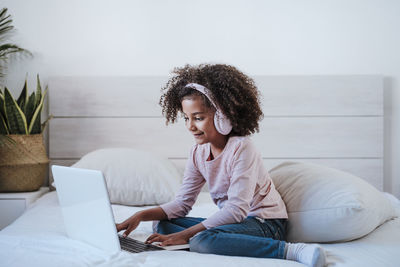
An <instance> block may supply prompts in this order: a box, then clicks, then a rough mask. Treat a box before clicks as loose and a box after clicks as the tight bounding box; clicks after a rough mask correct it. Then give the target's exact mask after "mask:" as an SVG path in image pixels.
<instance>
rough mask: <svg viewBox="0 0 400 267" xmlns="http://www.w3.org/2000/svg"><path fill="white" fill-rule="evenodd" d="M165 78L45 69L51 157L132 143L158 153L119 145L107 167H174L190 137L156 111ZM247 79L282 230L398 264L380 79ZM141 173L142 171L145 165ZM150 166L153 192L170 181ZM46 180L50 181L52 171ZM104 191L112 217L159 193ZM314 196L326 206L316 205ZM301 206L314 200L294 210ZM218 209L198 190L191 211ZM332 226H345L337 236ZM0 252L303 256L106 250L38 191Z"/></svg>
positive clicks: (128, 260) (84, 156)
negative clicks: (70, 230)
mask: <svg viewBox="0 0 400 267" xmlns="http://www.w3.org/2000/svg"><path fill="white" fill-rule="evenodd" d="M167 78H168V77H150V76H146V77H145V76H143V77H52V78H51V79H50V81H49V88H50V89H49V109H50V113H51V114H52V115H53V116H54V118H53V120H52V121H51V123H50V127H49V155H50V159H51V164H58V165H66V166H70V165H72V164H75V166H78V167H85V166H89V165H88V164H89V163H91V164H94V165H96V164H102V165H103V166H104V161H103V162H101V161H99V158H100V157H99V153H100V152H98V151H102V152H101V153H103V154H102V155H103V156H104V155H110V154H107V153H111V152H110V151H112V153H116V151H117V152H118V153H120V150H118V149H117V148H120V149H132V151H133V150H134V151H142V152H143V151H148V152H149V153H151V155H156V157H154V158H152V156H149V158H148V160H147V161H146V162H140V159H137V160H133V159H132V158H127V156H126V154H124V155H125V156H123V158H121V159H118V157H114V162H113V161H110V162H107V164H108V166H112V167H114V168H115V166H116V165H117V164H122V163H121V161H124V159H125V160H126V161H127V162H136V164H138V166H139V165H140V166H149V167H148V168H153V169H154V166H155V165H156V166H167V167H165V169H163V170H162V171H168V172H169V173H170V174H171V173H172V174H171V175H172V176H180V175H181V174H182V171H183V168H184V165H185V162H186V158H187V154H188V148H190V146H191V144H192V143H193V141H192V140H191V137H190V136H189V135H188V134H187V133H186V130H185V129H184V126H183V124H182V122H178V123H177V124H176V125H172V126H171V125H170V126H165V125H164V119H163V118H162V117H161V116H160V114H161V110H160V108H159V107H158V105H157V104H158V99H159V95H160V90H159V89H160V87H161V86H162V85H163V84H164V83H165V81H166V80H167ZM254 79H255V81H256V84H257V85H258V87H259V89H260V90H261V92H262V95H263V102H262V103H263V110H264V114H265V118H264V120H263V122H262V123H261V129H260V133H257V134H255V135H254V136H252V139H253V141H254V143H255V144H256V146H257V147H258V148H259V150H260V152H261V154H262V156H263V160H264V164H265V166H266V168H267V169H269V170H270V173H271V176H272V177H273V180H274V182H275V183H276V185H277V188H278V191H280V193H281V194H282V196H283V198H284V200H285V203H286V202H287V203H286V204H287V206H288V209H290V212H289V218H290V219H292V221H293V222H292V225H291V226H290V227H291V228H290V231H291V232H292V235H290V236H289V238H290V239H291V240H296V239H299V240H302V241H306V242H311V241H314V242H318V243H321V245H322V246H323V247H324V248H325V249H326V253H327V266H400V260H399V259H398V255H397V254H398V252H399V251H400V219H399V216H400V202H399V200H398V199H397V198H396V197H394V196H392V195H390V194H388V193H383V192H382V191H383V190H384V189H385V188H384V187H385V184H387V182H386V181H385V179H384V177H383V92H382V90H383V78H382V77H381V76H373V75H351V76H255V77H254ZM171 140H173V141H174V142H171ZM177 140H179V142H178V141H177ZM93 151H95V152H96V151H97V152H96V153H97V154H93ZM104 153H105V154H104ZM122 154H123V153H122ZM122 154H121V153H120V154H118V155H122ZM93 155H97V157H95V156H93ZM131 156H132V155H131ZM135 156H136V157H137V155H133V156H132V157H135ZM154 162H157V164H155V165H154ZM79 164H80V165H79ZM85 164H86V165H85ZM146 164H147V165H146ZM131 165H132V164H131ZM133 165H134V164H133ZM130 167H131V168H134V167H135V166H130ZM172 168H174V170H172ZM321 170H322V171H323V172H324V177H325V178H326V177H334V178H329V179H331V180H334V182H333V184H332V183H330V184H328V185H326V182H325V181H326V180H323V181H322V180H320V179H321V177H320V176H319V173H320V171H321ZM103 171H104V172H105V173H106V176H107V177H106V179H111V176H112V175H114V174H113V171H112V168H111V170H110V168H108V169H103ZM142 171H143V173H142V175H146V168H144V169H143V170H142ZM126 172H129V170H128V169H127V170H126ZM114 173H115V172H114ZM154 176H157V175H153V177H150V178H149V177H146V179H143V177H142V176H141V174H140V173H136V177H135V179H139V180H137V181H139V182H142V183H143V184H142V187H140V188H146V186H150V189H149V192H152V191H158V192H161V191H160V190H162V187H158V188H157V189H155V187H154V186H155V184H162V183H166V181H165V180H168V179H163V180H161V179H160V178H159V177H158V176H159V175H158V176H157V177H154ZM108 177H110V178H108ZM287 177H292V180H290V179H289V178H287ZM310 177H311V178H310ZM337 177H340V179H339V178H338V179H336V178H337ZM325 178H324V179H325ZM152 179H153V180H152ZM171 179H172V178H171ZM178 179H179V178H178ZM300 179H303V180H302V181H307V182H308V183H309V184H310V185H312V184H317V185H316V186H318V182H321V184H320V185H323V186H325V188H324V189H323V190H322V191H321V192H319V194H316V193H315V192H312V191H310V190H309V187H304V186H303V187H301V188H300V190H297V191H296V192H297V193H293V192H292V191H291V190H290V188H292V187H293V186H294V185H295V186H296V181H298V180H300ZM306 179H309V180H306ZM331 180H330V181H331ZM137 181H135V182H137ZM48 183H49V185H51V183H52V176H51V173H50V175H49V181H48ZM176 183H179V180H177V182H176ZM176 183H175V184H174V183H171V181H169V183H168V186H171V188H175V187H176ZM107 184H108V185H109V182H108V183H107ZM110 184H111V182H110ZM332 185H334V186H338V187H334V186H332ZM164 188H166V187H164ZM320 188H321V187H320ZM113 190H114V191H113ZM174 190H175V189H171V190H169V191H174ZM302 190H303V191H302ZM304 190H306V191H304ZM110 191H111V193H110ZM142 191H144V189H143V190H142ZM128 192H129V191H128ZM131 192H132V191H131ZM338 192H339V193H341V194H338ZM109 193H110V194H111V195H110V198H111V200H112V202H113V203H114V204H113V205H112V208H113V212H114V216H115V220H116V221H117V222H120V221H122V220H124V219H126V218H127V217H129V216H130V215H132V214H133V213H134V212H136V211H138V210H141V209H143V208H148V207H151V206H152V205H151V203H152V202H151V201H147V202H146V203H143V202H138V201H140V200H143V199H149V200H153V202H160V201H161V202H162V201H165V200H161V199H155V198H156V197H155V196H154V195H145V194H144V193H143V192H141V193H143V194H144V195H140V197H137V198H136V199H130V201H131V202H129V204H130V205H127V204H123V202H124V201H121V195H120V194H121V193H120V191H119V190H118V188H117V189H115V188H114V189H109ZM169 193H171V192H169ZM135 194H136V193H135ZM165 194H168V192H166V193H165ZM295 194H298V195H295ZM299 194H304V195H306V196H307V194H310V196H312V197H314V198H316V197H317V199H316V200H318V201H313V202H312V203H308V202H302V201H298V200H299V197H300V196H299ZM321 194H322V195H321ZM131 195H132V194H131ZM161 195H162V194H161ZM354 196H357V197H356V198H353V197H354ZM169 197H171V196H169ZM335 197H336V198H338V197H339V198H340V199H348V200H349V201H350V202H351V201H352V202H351V203H354V202H357V201H358V202H357V203H355V204H357V205H358V206H355V207H356V208H354V207H352V208H351V209H348V206H346V207H345V209H344V208H343V207H344V206H343V205H347V204H348V203H349V202H347V203H344V202H343V203H339V202H340V201H336V200H335ZM350 197H351V199H350ZM332 200H335V201H333V202H335V203H334V204H333V205H336V206H335V208H336V209H335V210H333V213H332V210H330V211H329V212H331V213H329V214H327V213H324V214H323V216H322V215H321V213H318V214H317V215H315V214H312V215H311V216H320V217H314V218H318V223H319V224H324V225H325V226H326V227H327V228H324V229H323V231H322V232H321V233H318V231H317V228H318V225H316V226H314V229H312V228H311V229H310V227H309V228H307V229H306V228H305V226H304V225H303V224H302V223H304V220H307V218H308V217H309V216H310V213H305V212H315V210H320V211H322V210H326V209H323V208H325V206H323V205H327V203H330V201H332ZM132 201H133V202H132ZM121 202H122V203H121ZM317 202H319V203H317ZM134 203H136V204H138V205H133V204H134ZM365 203H366V204H367V205H365ZM122 204H123V205H122ZM139 204H140V205H139ZM342 204H343V205H342ZM143 205H146V206H143ZM299 205H302V206H301V207H299ZM315 205H322V206H319V207H317V209H316V208H315ZM339 205H342V206H340V207H339ZM305 206H306V207H307V208H309V209H308V210H299V208H304V207H305ZM338 208H340V210H339V209H338ZM216 209H217V207H216V206H215V205H214V204H213V203H212V201H211V199H210V197H209V195H208V192H207V188H204V189H203V192H201V194H200V196H199V198H198V201H197V202H196V204H195V206H194V208H193V210H192V211H191V213H190V214H189V215H190V216H201V217H207V216H209V215H211V214H212V213H213V212H215V211H216ZM296 209H297V210H296ZM332 214H333V215H334V216H332ZM327 215H329V216H327ZM330 216H331V217H330ZM341 216H342V217H341ZM352 219H353V221H352ZM328 220H329V221H328ZM332 220H335V222H332ZM350 221H351V222H352V226H349V227H347V228H346V229H347V232H346V231H344V232H343V231H342V230H343V229H341V228H340V225H346V224H349V222H350ZM372 221H374V223H371V222H372ZM330 223H331V225H330ZM367 226H368V227H367ZM327 229H330V230H331V231H329V230H327ZM358 229H361V230H358ZM151 232H152V223H151V222H142V223H141V224H140V226H139V227H138V229H137V230H135V231H134V232H133V233H132V234H131V235H132V236H133V237H135V238H138V239H144V238H145V237H146V236H148V235H149V234H150V233H151ZM300 232H301V233H302V234H303V235H300ZM339 232H343V236H340V233H339ZM314 242H313V243H314ZM0 259H1V261H0V266H189V265H191V266H206V265H208V266H249V265H251V266H304V265H302V264H299V263H296V262H292V261H285V260H278V259H256V258H247V257H228V256H218V255H204V254H198V253H192V252H186V251H174V252H171V251H161V252H146V253H140V254H130V253H128V252H124V251H123V252H121V253H118V254H114V255H106V254H105V253H104V252H102V251H100V250H98V249H96V248H94V247H92V246H89V245H87V244H85V243H82V242H79V241H76V240H71V239H69V238H68V237H67V236H66V233H65V229H64V225H63V220H62V215H61V210H60V207H59V205H58V199H57V195H56V192H55V191H52V192H49V193H47V194H45V195H44V196H42V197H41V198H40V199H39V200H37V201H36V202H35V203H34V204H33V205H32V206H31V207H30V208H29V209H28V210H27V211H26V212H25V213H24V214H23V215H22V216H21V217H20V218H18V219H17V220H16V221H15V222H14V223H12V224H11V225H9V226H8V227H6V228H5V229H3V230H2V231H0Z"/></svg>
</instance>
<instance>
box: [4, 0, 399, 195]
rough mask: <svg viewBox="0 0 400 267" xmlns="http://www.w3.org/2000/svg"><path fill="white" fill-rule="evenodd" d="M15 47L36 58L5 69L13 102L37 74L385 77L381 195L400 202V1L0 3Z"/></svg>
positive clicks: (14, 0)
mask: <svg viewBox="0 0 400 267" xmlns="http://www.w3.org/2000/svg"><path fill="white" fill-rule="evenodd" d="M2 7H7V8H8V9H9V12H8V13H9V14H11V15H12V17H13V20H14V22H13V25H14V26H15V27H16V29H17V30H16V32H15V34H14V36H13V38H12V41H13V43H16V44H18V45H20V46H21V47H24V48H27V49H29V50H30V51H31V52H33V53H34V57H33V58H32V59H20V60H19V61H18V63H13V64H12V65H11V66H10V67H9V70H8V76H7V78H6V81H5V85H7V87H9V89H11V91H12V92H14V94H17V93H18V92H20V90H21V89H22V86H23V83H24V79H25V77H27V78H28V83H29V84H28V86H29V88H30V91H33V90H34V88H35V86H36V81H35V79H36V74H38V73H39V74H40V76H41V79H42V82H43V83H44V84H46V83H47V80H48V77H50V76H52V75H79V76H88V75H107V76H110V75H112V76H125V75H161V76H167V75H169V73H170V71H171V70H172V69H173V68H174V67H176V66H182V65H184V64H186V63H189V64H199V63H227V64H232V65H235V66H236V67H238V68H239V69H241V70H242V71H244V72H245V73H247V74H249V75H320V74H322V75H353V74H374V75H375V74H378V75H383V76H384V80H385V82H384V96H385V148H384V150H385V151H384V156H385V181H384V189H385V191H387V192H391V193H393V194H395V195H396V196H397V197H400V164H399V163H400V142H399V139H400V138H399V136H400V84H399V81H400V52H399V49H400V34H399V33H400V15H399V14H400V1H396V0H386V1H385V0H327V1H320V0H304V1H302V0H290V1H289V0H276V1H268V0H253V1H251V0H213V1H211V0H202V1H195V0H173V1H170V0H142V1H138V0H113V1H111V0H110V1H106V0H86V1H85V0H68V1H67V0H64V1H61V0H35V1H29V0H25V1H23V0H3V1H2V4H1V6H0V8H2Z"/></svg>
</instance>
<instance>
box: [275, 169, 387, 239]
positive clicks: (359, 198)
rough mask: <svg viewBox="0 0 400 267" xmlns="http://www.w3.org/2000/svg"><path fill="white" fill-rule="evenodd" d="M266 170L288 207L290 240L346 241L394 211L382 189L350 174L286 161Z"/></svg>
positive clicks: (362, 233)
mask: <svg viewBox="0 0 400 267" xmlns="http://www.w3.org/2000/svg"><path fill="white" fill-rule="evenodd" d="M270 175H271V178H272V180H273V181H274V183H275V186H276V188H277V190H278V191H279V193H280V194H281V196H282V198H283V201H284V202H285V204H286V208H287V211H288V215H289V222H288V229H287V230H288V231H287V240H288V241H289V242H339V241H349V240H353V239H356V238H359V237H362V236H364V235H366V234H368V233H370V232H371V231H372V230H374V229H375V228H376V227H378V226H379V225H381V224H382V223H383V222H385V221H386V220H388V219H390V218H392V217H393V216H394V209H393V206H392V205H391V204H390V202H389V201H388V200H387V199H386V198H385V197H384V195H383V193H382V192H380V191H378V190H377V189H375V188H374V187H373V186H372V185H370V184H368V183H367V182H365V181H363V180H362V179H360V178H358V177H356V176H354V175H352V174H349V173H345V172H342V171H339V170H336V169H332V168H328V167H325V166H320V165H317V164H311V163H300V162H284V163H282V164H280V165H278V166H276V167H274V168H273V169H272V170H270Z"/></svg>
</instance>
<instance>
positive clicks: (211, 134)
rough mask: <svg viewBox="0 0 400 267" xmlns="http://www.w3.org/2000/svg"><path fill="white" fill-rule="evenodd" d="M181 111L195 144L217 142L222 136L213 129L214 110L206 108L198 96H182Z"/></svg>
mask: <svg viewBox="0 0 400 267" xmlns="http://www.w3.org/2000/svg"><path fill="white" fill-rule="evenodd" d="M182 111H183V113H184V118H185V124H186V127H187V128H188V130H189V132H190V133H191V134H193V136H194V139H195V140H196V143H197V144H205V143H208V142H211V143H213V142H217V141H218V140H220V139H221V137H224V136H223V135H222V134H220V133H219V132H218V131H217V130H216V129H215V126H214V113H215V111H213V110H211V109H210V108H207V107H206V106H205V105H204V103H203V99H202V98H201V97H200V96H193V97H191V98H184V99H183V100H182Z"/></svg>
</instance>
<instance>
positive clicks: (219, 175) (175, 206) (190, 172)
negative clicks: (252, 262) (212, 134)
mask: <svg viewBox="0 0 400 267" xmlns="http://www.w3.org/2000/svg"><path fill="white" fill-rule="evenodd" d="M210 151H211V150H210V144H209V143H207V144H203V145H197V144H196V145H194V146H193V148H192V150H191V152H190V157H189V159H188V162H187V165H186V169H185V173H184V176H183V183H182V186H181V188H180V190H179V192H178V194H177V196H176V198H175V200H173V201H171V202H168V203H166V204H163V205H161V206H160V207H161V208H162V209H163V210H164V212H165V213H166V214H167V216H168V219H172V218H178V217H184V216H186V215H187V214H188V213H189V211H190V210H191V208H192V206H193V204H194V203H195V201H196V199H197V196H198V194H199V193H200V191H201V188H202V187H203V185H204V183H205V182H207V184H208V187H209V189H210V194H211V197H212V199H213V201H214V203H215V204H217V205H218V207H219V209H220V210H219V211H218V212H216V213H214V214H213V215H212V216H210V217H209V218H207V219H206V220H204V221H203V222H202V223H203V225H204V226H205V227H206V228H207V229H209V228H212V227H216V226H219V225H224V224H231V223H238V222H241V221H242V220H243V219H245V218H246V217H247V216H256V217H259V218H264V219H278V218H288V215H287V212H286V207H285V203H284V202H283V200H282V198H281V196H280V194H279V192H278V191H277V190H276V189H275V186H274V184H273V182H272V180H271V178H270V176H269V174H268V171H267V170H266V169H265V168H264V166H263V162H262V158H261V155H260V154H259V152H258V151H257V150H256V148H255V147H254V145H253V143H252V142H251V140H250V139H249V138H248V137H230V138H229V140H228V142H227V144H226V145H225V148H224V150H223V151H222V153H221V154H220V155H218V156H217V157H216V158H214V159H213V160H211V161H207V158H208V156H209V155H210Z"/></svg>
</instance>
